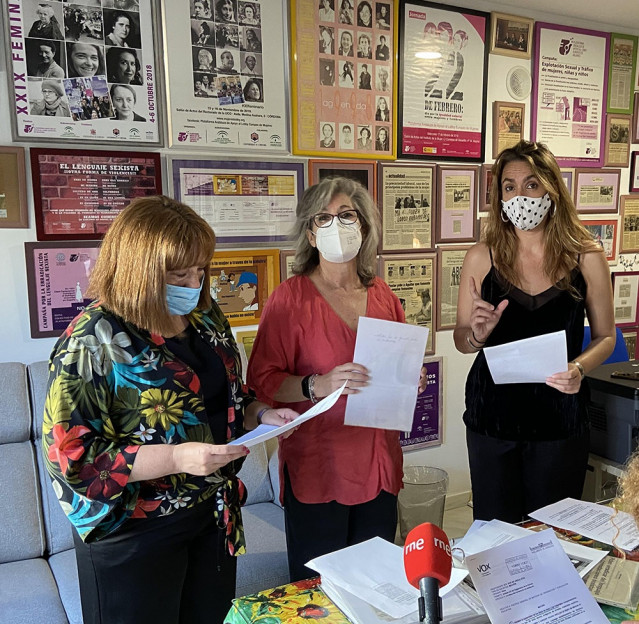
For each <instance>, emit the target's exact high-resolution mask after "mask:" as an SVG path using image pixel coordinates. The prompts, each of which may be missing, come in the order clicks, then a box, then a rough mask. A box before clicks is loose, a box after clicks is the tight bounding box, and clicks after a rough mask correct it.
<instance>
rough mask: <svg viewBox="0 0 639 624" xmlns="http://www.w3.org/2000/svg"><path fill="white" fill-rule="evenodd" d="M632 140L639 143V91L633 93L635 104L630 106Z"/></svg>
mask: <svg viewBox="0 0 639 624" xmlns="http://www.w3.org/2000/svg"><path fill="white" fill-rule="evenodd" d="M632 142H633V143H639V93H635V104H634V106H633V108H632Z"/></svg>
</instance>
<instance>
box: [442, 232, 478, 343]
mask: <svg viewBox="0 0 639 624" xmlns="http://www.w3.org/2000/svg"><path fill="white" fill-rule="evenodd" d="M470 248H471V245H457V246H455V247H452V246H451V247H439V248H438V249H437V317H436V318H437V324H436V329H437V331H442V330H446V329H455V324H456V320H457V299H458V296H459V285H460V280H461V269H462V265H463V263H464V258H465V256H466V252H467V251H468V250H469V249H470Z"/></svg>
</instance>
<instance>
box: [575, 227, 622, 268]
mask: <svg viewBox="0 0 639 624" xmlns="http://www.w3.org/2000/svg"><path fill="white" fill-rule="evenodd" d="M581 222H582V224H583V226H584V227H585V228H586V229H587V230H588V232H590V234H591V236H592V239H593V240H594V241H595V242H596V243H597V244H598V245H599V246H600V247H601V248H602V249H603V250H604V252H605V254H606V260H607V261H608V262H610V263H612V264H616V262H617V239H618V238H619V220H618V219H582V220H581Z"/></svg>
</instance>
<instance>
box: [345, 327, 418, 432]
mask: <svg viewBox="0 0 639 624" xmlns="http://www.w3.org/2000/svg"><path fill="white" fill-rule="evenodd" d="M427 341H428V328H427V327H420V326H418V325H409V324H408V323H396V322H394V321H382V320H380V319H374V318H368V317H365V316H360V317H359V323H358V325H357V340H356V341H355V353H354V355H353V362H355V363H357V364H362V365H364V366H366V368H368V370H369V373H370V382H369V385H368V386H366V387H365V388H362V389H361V392H359V393H358V394H349V395H348V400H347V402H346V413H345V415H344V424H345V425H355V426H358V427H376V428H378V429H391V430H394V431H410V430H411V429H412V428H413V414H414V413H415V403H416V401H417V386H418V384H419V373H420V371H421V367H422V363H423V361H424V351H426V343H427Z"/></svg>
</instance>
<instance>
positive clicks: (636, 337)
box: [621, 327, 639, 360]
mask: <svg viewBox="0 0 639 624" xmlns="http://www.w3.org/2000/svg"><path fill="white" fill-rule="evenodd" d="M621 335H622V336H623V341H624V342H625V343H626V349H627V351H628V359H629V360H636V359H638V358H639V327H627V328H626V329H622V330H621Z"/></svg>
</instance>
